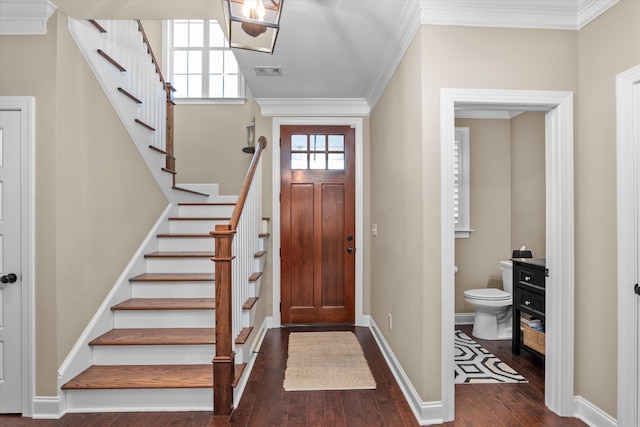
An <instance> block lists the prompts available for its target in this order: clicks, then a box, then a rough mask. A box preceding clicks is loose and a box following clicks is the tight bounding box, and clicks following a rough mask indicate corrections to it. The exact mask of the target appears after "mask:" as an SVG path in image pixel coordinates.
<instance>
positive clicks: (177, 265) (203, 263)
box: [146, 257, 215, 273]
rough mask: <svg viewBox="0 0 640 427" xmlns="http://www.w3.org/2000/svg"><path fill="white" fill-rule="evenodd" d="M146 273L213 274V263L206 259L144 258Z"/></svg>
mask: <svg viewBox="0 0 640 427" xmlns="http://www.w3.org/2000/svg"><path fill="white" fill-rule="evenodd" d="M146 268H147V273H213V272H214V271H215V263H214V262H213V261H211V258H206V257H197V258H189V257H183V258H180V257H176V258H159V257H148V258H146Z"/></svg>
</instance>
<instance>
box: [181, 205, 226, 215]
mask: <svg viewBox="0 0 640 427" xmlns="http://www.w3.org/2000/svg"><path fill="white" fill-rule="evenodd" d="M234 208H235V205H180V206H179V207H178V215H179V216H180V217H181V218H193V217H197V218H231V215H233V209H234Z"/></svg>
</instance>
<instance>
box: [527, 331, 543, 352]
mask: <svg viewBox="0 0 640 427" xmlns="http://www.w3.org/2000/svg"><path fill="white" fill-rule="evenodd" d="M523 330H524V336H523V338H522V342H523V343H524V345H526V346H527V347H529V348H532V349H534V350H535V351H537V352H538V353H540V354H544V350H545V335H544V332H540V331H538V330H537V329H533V328H531V327H529V326H525V327H524V328H523Z"/></svg>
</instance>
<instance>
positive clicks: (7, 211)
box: [0, 110, 22, 414]
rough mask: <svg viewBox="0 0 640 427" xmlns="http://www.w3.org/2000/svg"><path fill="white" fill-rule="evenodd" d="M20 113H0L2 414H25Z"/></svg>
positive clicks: (0, 388)
mask: <svg viewBox="0 0 640 427" xmlns="http://www.w3.org/2000/svg"><path fill="white" fill-rule="evenodd" d="M21 115H22V113H21V112H20V111H16V110H14V111H6V110H5V111H0V276H2V281H3V282H4V283H2V282H0V413H5V414H6V413H21V412H22V293H21V289H20V288H21V284H22V280H21V279H20V277H21V274H20V267H21V262H20V256H21V250H20V247H21V242H20V118H21Z"/></svg>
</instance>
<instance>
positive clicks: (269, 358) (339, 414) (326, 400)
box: [0, 326, 586, 427]
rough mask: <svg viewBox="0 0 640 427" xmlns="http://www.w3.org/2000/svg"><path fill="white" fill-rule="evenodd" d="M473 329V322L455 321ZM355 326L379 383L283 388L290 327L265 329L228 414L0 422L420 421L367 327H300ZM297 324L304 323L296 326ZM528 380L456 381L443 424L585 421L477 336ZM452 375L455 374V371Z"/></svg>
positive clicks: (56, 425)
mask: <svg viewBox="0 0 640 427" xmlns="http://www.w3.org/2000/svg"><path fill="white" fill-rule="evenodd" d="M459 328H460V329H462V330H463V331H464V332H465V333H467V334H468V335H470V336H471V327H470V326H461V327H459ZM304 329H309V330H318V329H322V330H327V329H330V330H353V331H354V332H355V333H356V335H357V337H358V339H359V340H360V343H361V344H362V347H363V350H364V353H365V356H366V358H367V360H368V362H369V365H370V367H371V371H372V372H373V374H374V376H375V378H376V382H377V385H378V387H377V389H376V390H346V391H326V392H285V391H284V389H283V388H282V382H283V380H284V369H285V365H286V357H287V337H288V334H289V332H290V331H291V329H290V328H283V329H272V330H269V331H268V332H267V335H266V338H265V340H264V343H263V345H262V347H261V349H260V352H259V354H258V357H257V359H256V363H255V366H254V368H253V371H252V373H251V376H250V378H249V382H248V384H247V387H246V389H245V392H244V395H243V397H242V401H241V402H240V405H239V406H238V408H237V409H236V410H235V412H234V414H233V417H232V418H231V420H230V421H228V420H226V419H220V418H216V417H212V416H211V413H207V412H162V413H157V412H156V413H100V414H67V415H65V416H64V417H62V418H61V419H60V420H32V419H28V418H22V417H17V416H0V426H2V427H5V426H6V427H10V426H11V427H13V426H16V427H22V426H29V427H31V426H37V427H50V426H51V427H61V426H64V427H71V426H73V427H75V426H78V427H80V426H81V427H85V426H105V427H107V426H109V427H122V426H131V427H136V426H145V427H146V426H153V427H165V426H167V427H168V426H172V427H210V426H232V427H235V426H251V427H254V426H269V427H272V426H278V427H281V426H282V427H284V426H314V427H315V426H324V427H335V426H345V427H357V426H366V427H370V426H391V427H401V426H417V425H418V423H417V422H416V419H415V417H414V415H413V413H412V412H411V409H410V408H409V405H408V404H407V402H406V400H405V398H404V396H403V394H402V392H401V391H400V389H399V387H398V385H397V383H396V381H395V379H394V377H393V375H392V374H391V371H390V370H389V368H388V367H387V364H386V362H385V360H384V357H383V356H382V354H381V353H380V350H379V349H378V347H377V345H376V342H375V340H374V338H373V336H372V335H371V333H370V332H369V330H368V329H367V328H360V327H337V328H336V327H334V328H304ZM296 330H303V329H302V328H296ZM477 341H478V342H479V343H480V344H481V345H483V346H484V347H485V348H487V349H488V350H489V351H491V352H492V353H493V354H495V355H496V356H498V357H499V358H501V359H502V360H503V361H505V362H506V363H508V364H509V365H510V366H511V367H513V368H514V369H516V370H517V371H518V372H519V373H521V374H522V375H524V376H525V378H527V379H528V380H529V382H528V383H526V384H464V385H456V387H455V396H456V404H455V411H456V420H455V421H454V422H449V423H445V424H440V426H446V427H461V426H469V427H502V426H503V427H517V426H545V427H546V426H558V427H560V426H562V427H570V426H586V424H585V423H583V422H582V421H580V420H577V419H574V418H563V417H559V416H557V415H555V414H553V413H552V412H551V411H549V410H548V409H546V408H545V406H544V367H543V366H542V365H541V364H540V363H539V362H536V361H535V360H534V359H533V358H529V357H528V356H527V355H521V356H513V355H512V354H511V343H510V342H509V341H484V340H477ZM452 375H453V373H452Z"/></svg>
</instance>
